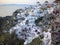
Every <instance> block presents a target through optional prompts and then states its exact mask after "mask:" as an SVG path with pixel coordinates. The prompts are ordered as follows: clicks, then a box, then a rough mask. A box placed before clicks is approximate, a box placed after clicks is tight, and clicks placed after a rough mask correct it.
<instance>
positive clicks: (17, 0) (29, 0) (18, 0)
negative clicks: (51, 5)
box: [0, 0, 52, 4]
mask: <svg viewBox="0 0 60 45" xmlns="http://www.w3.org/2000/svg"><path fill="white" fill-rule="evenodd" d="M37 1H40V2H41V3H43V2H44V1H46V0H0V4H11V3H12V4H35V3H36V2H37ZM48 1H49V2H52V0H48Z"/></svg>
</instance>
